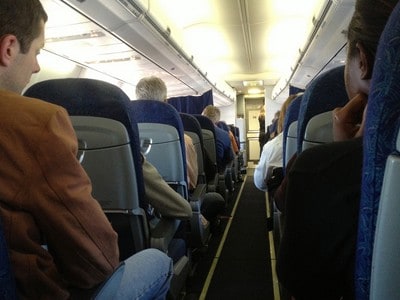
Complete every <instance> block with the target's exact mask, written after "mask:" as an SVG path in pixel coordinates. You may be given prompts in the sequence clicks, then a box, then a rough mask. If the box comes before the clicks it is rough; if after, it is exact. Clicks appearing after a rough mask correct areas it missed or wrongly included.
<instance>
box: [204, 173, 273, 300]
mask: <svg viewBox="0 0 400 300" xmlns="http://www.w3.org/2000/svg"><path fill="white" fill-rule="evenodd" d="M239 201H240V202H239V204H238V206H237V209H236V213H235V216H234V218H233V221H232V224H231V228H230V230H229V233H228V236H227V239H226V241H225V245H224V248H223V250H222V252H221V257H220V258H219V261H218V264H217V267H216V269H215V273H214V276H213V278H212V281H211V284H210V287H209V289H208V292H207V297H206V299H208V300H213V299H274V297H273V287H272V274H271V261H270V250H269V240H268V231H267V217H266V207H265V193H264V192H261V191H259V190H258V189H257V188H256V187H255V186H254V183H253V176H249V175H248V176H247V179H246V182H245V186H244V189H243V192H242V195H241V199H240V200H239Z"/></svg>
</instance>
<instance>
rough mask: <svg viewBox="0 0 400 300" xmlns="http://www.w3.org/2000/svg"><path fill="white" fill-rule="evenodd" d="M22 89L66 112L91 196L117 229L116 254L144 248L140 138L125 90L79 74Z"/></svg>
mask: <svg viewBox="0 0 400 300" xmlns="http://www.w3.org/2000/svg"><path fill="white" fill-rule="evenodd" d="M25 95H26V96H29V97H35V98H39V99H42V100H45V101H47V102H51V103H54V104H58V105H60V106H62V107H64V108H65V109H66V110H67V111H68V113H69V115H70V116H71V121H72V124H73V126H74V129H75V132H76V135H77V137H78V141H79V142H80V143H79V151H80V153H81V154H82V162H81V163H82V166H83V167H84V169H85V171H86V172H87V174H88V176H89V177H90V179H91V182H92V187H93V191H92V193H93V196H94V197H95V198H96V200H97V201H99V203H100V204H101V206H102V209H103V210H104V212H105V213H106V215H107V217H108V218H109V219H110V221H111V223H112V225H113V228H114V230H115V231H116V232H118V236H119V239H118V243H119V248H120V258H121V259H125V258H126V257H129V256H130V255H132V254H133V253H135V252H137V251H140V250H142V249H144V248H147V247H148V246H149V243H150V236H149V231H148V224H147V218H146V214H145V212H146V211H147V201H146V200H145V198H144V182H143V174H142V165H141V155H140V141H139V134H138V128H137V124H136V122H135V121H134V119H132V117H131V116H129V114H128V110H129V103H130V100H129V98H128V97H127V95H126V94H125V93H124V92H123V91H122V90H121V89H119V88H118V87H116V86H114V85H111V84H109V83H107V82H103V81H98V80H92V79H79V78H69V79H56V80H47V81H43V82H40V83H37V84H35V85H33V86H31V87H30V88H29V89H28V90H27V91H26V92H25Z"/></svg>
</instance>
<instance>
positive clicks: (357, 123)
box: [332, 94, 368, 141]
mask: <svg viewBox="0 0 400 300" xmlns="http://www.w3.org/2000/svg"><path fill="white" fill-rule="evenodd" d="M367 100H368V96H367V95H365V94H357V95H356V96H355V97H354V98H352V99H351V100H350V101H349V102H348V103H347V104H346V105H345V106H343V107H338V108H335V109H334V110H333V113H332V117H333V140H334V141H345V140H349V139H352V138H355V137H359V136H362V135H363V131H364V120H365V111H366V108H367Z"/></svg>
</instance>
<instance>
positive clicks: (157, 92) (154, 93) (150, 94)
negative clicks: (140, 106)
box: [136, 76, 167, 101]
mask: <svg viewBox="0 0 400 300" xmlns="http://www.w3.org/2000/svg"><path fill="white" fill-rule="evenodd" d="M136 99H138V100H159V101H166V100H167V86H166V85H165V83H164V81H162V80H161V79H160V78H158V77H155V76H149V77H144V78H142V79H140V80H139V82H138V83H137V85H136Z"/></svg>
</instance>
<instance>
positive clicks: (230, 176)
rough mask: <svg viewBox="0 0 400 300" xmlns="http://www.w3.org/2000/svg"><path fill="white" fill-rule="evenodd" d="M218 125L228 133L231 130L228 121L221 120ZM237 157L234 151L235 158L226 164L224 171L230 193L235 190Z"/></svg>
mask: <svg viewBox="0 0 400 300" xmlns="http://www.w3.org/2000/svg"><path fill="white" fill-rule="evenodd" d="M217 126H218V127H219V128H221V129H222V130H224V131H226V132H228V133H229V132H230V129H229V127H228V124H226V123H225V122H223V121H219V122H218V123H217ZM235 159H236V153H234V158H233V160H232V161H231V162H230V163H229V164H228V165H227V166H226V168H225V172H224V176H225V185H226V188H227V189H228V191H229V192H230V193H232V192H233V190H234V178H235V176H236V175H235V170H234V168H235V164H234V162H235Z"/></svg>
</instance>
